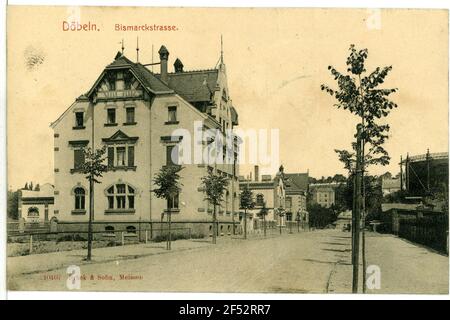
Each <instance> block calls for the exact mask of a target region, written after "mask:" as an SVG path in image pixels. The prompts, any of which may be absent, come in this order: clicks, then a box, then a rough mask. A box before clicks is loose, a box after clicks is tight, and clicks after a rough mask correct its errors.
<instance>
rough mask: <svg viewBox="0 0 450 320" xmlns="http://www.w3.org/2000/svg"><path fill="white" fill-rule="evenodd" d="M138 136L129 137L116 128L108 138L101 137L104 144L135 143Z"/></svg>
mask: <svg viewBox="0 0 450 320" xmlns="http://www.w3.org/2000/svg"><path fill="white" fill-rule="evenodd" d="M138 139H139V137H130V136H128V135H127V134H126V133H124V132H123V131H122V130H118V131H117V132H116V133H114V134H113V135H112V136H111V137H109V138H103V139H102V141H103V142H104V143H106V144H121V143H136V141H137V140H138Z"/></svg>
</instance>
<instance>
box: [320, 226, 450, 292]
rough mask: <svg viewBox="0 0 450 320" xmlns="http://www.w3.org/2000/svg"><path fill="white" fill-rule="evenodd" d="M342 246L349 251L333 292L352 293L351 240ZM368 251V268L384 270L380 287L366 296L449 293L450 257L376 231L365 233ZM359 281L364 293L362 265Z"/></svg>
mask: <svg viewBox="0 0 450 320" xmlns="http://www.w3.org/2000/svg"><path fill="white" fill-rule="evenodd" d="M341 243H342V244H343V245H342V246H343V247H344V248H345V250H346V251H345V254H343V255H341V256H340V258H341V259H342V261H341V262H342V263H337V264H336V268H335V270H334V271H333V273H332V275H331V277H330V285H329V288H328V292H330V293H351V291H352V289H351V284H352V266H351V264H350V261H351V245H350V238H349V239H348V240H345V239H341ZM366 248H367V250H366V256H367V266H370V265H376V266H378V267H379V268H380V271H381V288H380V289H373V290H370V289H368V290H367V293H388V294H395V293H397V294H399V293H404V294H448V283H449V282H448V281H449V278H448V276H449V273H448V267H449V258H448V256H446V255H443V254H439V253H437V252H435V251H433V250H431V249H427V248H425V247H422V246H420V245H417V244H414V243H411V242H409V241H407V240H404V239H401V238H398V237H396V236H394V235H389V234H377V233H373V232H366ZM359 280H360V285H359V292H360V293H361V292H362V265H360V276H359Z"/></svg>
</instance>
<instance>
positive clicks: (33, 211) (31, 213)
mask: <svg viewBox="0 0 450 320" xmlns="http://www.w3.org/2000/svg"><path fill="white" fill-rule="evenodd" d="M28 217H30V218H36V217H39V209H38V208H37V207H31V208H28Z"/></svg>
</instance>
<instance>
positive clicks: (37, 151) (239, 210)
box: [6, 6, 449, 314]
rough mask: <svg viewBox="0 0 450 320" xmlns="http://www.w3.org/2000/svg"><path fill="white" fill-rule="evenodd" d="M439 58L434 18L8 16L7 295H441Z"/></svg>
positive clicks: (402, 13) (424, 13)
mask: <svg viewBox="0 0 450 320" xmlns="http://www.w3.org/2000/svg"><path fill="white" fill-rule="evenodd" d="M448 45H449V44H448V10H437V9H432V10H431V9H429V10H428V9H331V8H329V9H325V8H321V9H319V8H175V7H173V8H153V7H82V6H81V7H78V6H76V7H65V6H54V7H53V6H8V7H7V159H8V163H7V172H8V177H7V186H8V199H7V201H8V204H7V221H6V222H7V289H8V290H10V291H66V292H75V291H101V292H110V291H135V292H217V293H293V294H298V293H327V294H338V293H359V294H362V293H365V294H386V293H388V294H448V291H449V283H448V280H449V274H448V272H449V258H448V243H449V240H448V229H449V228H448V226H449V225H448V223H449V222H448V212H449V209H448V186H449V184H448V179H449V177H448V165H449V162H448V88H449V84H448V47H449V46H448ZM231 311H232V310H230V312H231ZM186 312H188V310H186ZM248 312H251V313H258V314H260V313H261V314H263V313H264V312H265V310H264V306H262V305H261V306H256V307H255V308H251V309H249V310H248Z"/></svg>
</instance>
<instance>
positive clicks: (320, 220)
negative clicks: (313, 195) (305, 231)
mask: <svg viewBox="0 0 450 320" xmlns="http://www.w3.org/2000/svg"><path fill="white" fill-rule="evenodd" d="M308 212H309V224H310V226H311V227H314V228H317V229H322V228H325V227H327V226H328V225H330V224H332V223H334V222H335V221H336V220H337V214H336V213H335V212H334V211H333V210H332V209H331V208H325V207H322V206H321V205H320V204H317V203H311V204H309V205H308Z"/></svg>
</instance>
